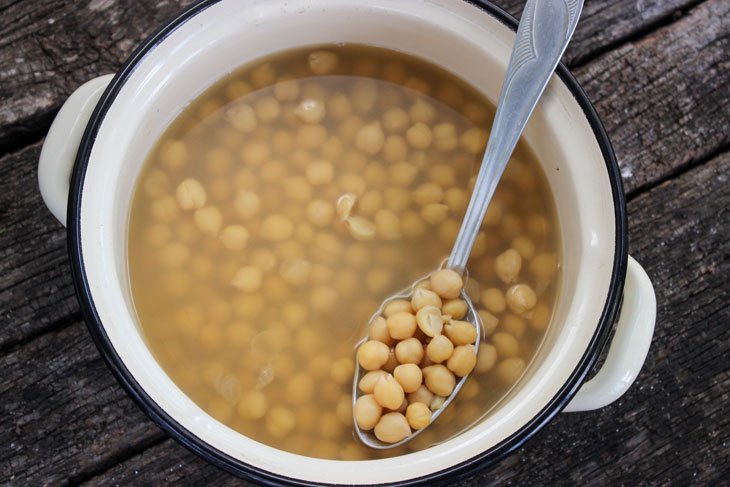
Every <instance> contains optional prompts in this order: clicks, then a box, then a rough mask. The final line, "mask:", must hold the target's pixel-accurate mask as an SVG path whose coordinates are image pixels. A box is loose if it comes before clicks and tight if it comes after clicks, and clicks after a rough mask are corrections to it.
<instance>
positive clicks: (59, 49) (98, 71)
mask: <svg viewBox="0 0 730 487" xmlns="http://www.w3.org/2000/svg"><path fill="white" fill-rule="evenodd" d="M190 3H192V0H158V1H155V2H147V1H144V0H90V1H85V2H78V1H73V0H49V1H43V2H28V1H23V2H18V1H12V0H5V1H3V2H2V4H0V18H2V21H0V149H2V148H3V147H10V148H18V147H19V145H18V144H22V143H23V142H24V141H27V140H29V139H32V138H33V137H36V138H38V137H40V136H41V135H43V133H44V131H45V130H47V128H48V124H50V121H51V118H52V114H53V113H54V112H55V111H56V110H57V109H58V107H60V105H61V103H63V101H64V100H65V99H66V98H67V97H68V95H69V94H70V93H71V92H72V91H73V90H74V89H76V88H77V87H78V86H79V85H81V84H82V83H84V82H85V81H88V80H90V79H92V78H94V77H96V76H100V75H102V74H106V73H111V72H114V71H116V70H117V69H118V68H119V66H121V64H122V62H123V61H124V60H125V59H126V58H127V57H128V56H129V55H130V54H131V53H132V51H133V49H134V48H135V47H136V46H137V45H138V44H139V42H140V41H141V40H142V39H144V38H145V37H146V36H147V35H149V34H151V33H152V32H153V31H154V30H155V29H156V28H157V27H159V26H160V25H161V24H162V23H163V22H164V21H165V20H166V19H167V18H169V17H170V16H172V15H173V14H174V13H175V12H177V11H178V10H180V9H181V8H182V7H184V6H186V5H188V4H190ZM2 152H5V151H2V150H0V154H1V153H2Z"/></svg>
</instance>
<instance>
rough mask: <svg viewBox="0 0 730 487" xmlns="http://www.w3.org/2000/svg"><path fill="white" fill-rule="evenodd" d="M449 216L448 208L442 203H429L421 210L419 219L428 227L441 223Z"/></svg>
mask: <svg viewBox="0 0 730 487" xmlns="http://www.w3.org/2000/svg"><path fill="white" fill-rule="evenodd" d="M448 214H449V207H448V206H446V205H444V204H442V203H431V204H428V205H426V206H424V207H423V208H422V209H421V218H423V221H425V222H426V223H428V224H430V225H435V224H437V223H441V222H442V221H444V220H445V219H446V217H447V216H448Z"/></svg>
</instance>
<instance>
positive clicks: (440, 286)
mask: <svg viewBox="0 0 730 487" xmlns="http://www.w3.org/2000/svg"><path fill="white" fill-rule="evenodd" d="M430 281H431V289H432V290H433V291H434V292H435V293H436V294H438V295H439V296H440V297H441V298H444V299H454V298H458V297H459V295H460V294H461V289H462V288H463V287H464V281H463V280H462V279H461V276H460V275H459V274H458V273H457V272H455V271H453V270H451V269H441V270H438V271H436V272H434V273H432V274H431V277H430Z"/></svg>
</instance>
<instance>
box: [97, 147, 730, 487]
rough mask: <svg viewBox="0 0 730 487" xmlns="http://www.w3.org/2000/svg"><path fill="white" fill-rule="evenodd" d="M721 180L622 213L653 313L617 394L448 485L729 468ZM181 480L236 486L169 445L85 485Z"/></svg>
mask: <svg viewBox="0 0 730 487" xmlns="http://www.w3.org/2000/svg"><path fill="white" fill-rule="evenodd" d="M729 173H730V153H725V154H723V155H722V156H720V157H718V158H715V159H714V160H712V161H710V162H708V163H707V164H705V165H703V166H702V167H700V168H697V169H694V170H692V171H689V172H688V173H686V174H684V175H682V176H681V177H680V178H677V179H674V180H672V181H671V182H668V183H665V184H663V185H661V186H659V187H657V188H654V189H653V190H651V191H650V192H648V193H646V194H644V195H642V196H640V197H638V198H636V199H635V200H634V201H632V202H631V204H630V205H629V211H630V219H631V232H632V233H631V237H632V238H631V247H632V250H631V252H632V255H633V256H634V257H635V258H636V259H637V260H638V261H639V262H640V263H641V264H642V265H643V266H644V267H645V269H646V270H647V272H648V273H649V275H650V276H651V279H652V280H653V283H654V287H655V290H656V294H657V302H658V314H657V324H656V331H655V337H654V341H653V344H652V347H651V349H650V351H649V356H648V357H647V360H646V364H645V365H644V369H643V370H642V372H641V374H640V376H639V378H638V379H637V381H636V383H635V384H634V385H633V386H632V388H631V389H630V390H629V391H628V393H627V394H626V395H625V396H624V397H622V398H621V399H619V400H618V401H617V402H615V403H614V404H612V405H610V406H608V407H606V408H603V409H600V410H597V411H590V412H584V413H572V414H570V413H566V414H560V415H558V416H557V417H556V418H555V419H554V420H553V421H552V422H551V423H550V424H549V425H548V426H547V427H546V428H544V429H543V430H542V431H541V432H540V433H538V435H536V436H535V437H534V438H533V439H531V440H530V441H529V442H527V443H526V444H525V446H523V447H522V448H520V449H519V450H518V451H517V452H516V453H514V454H512V455H510V456H509V457H507V458H505V459H504V460H502V461H501V462H499V463H498V464H496V465H495V466H494V467H493V468H490V469H487V470H485V471H484V472H480V473H478V474H476V475H473V476H471V477H469V478H467V479H465V480H463V481H461V482H460V483H458V486H459V487H469V486H474V485H503V484H518V485H550V486H552V485H576V484H580V485H609V484H616V485H667V484H673V485H690V484H697V485H719V484H718V482H720V481H721V480H722V479H723V478H724V475H725V474H726V473H727V471H728V469H730V453H729V452H728V449H727V447H726V445H727V442H728V441H730V404H729V403H728V399H730V398H729V397H728V396H730V393H729V392H728V391H730V371H728V367H727V360H726V358H727V356H728V354H730V329H728V327H727V323H728V322H730V303H728V302H727V299H726V295H727V290H728V289H729V288H730V286H729V285H728V284H729V282H728V276H729V275H730V255H728V248H727V244H726V242H727V241H728V239H730V192H729V191H728V190H727V181H728V174H729ZM675 262H677V263H680V265H670V264H671V263H675ZM723 445H725V446H723ZM183 480H184V483H185V484H186V485H201V484H205V483H208V484H213V485H220V486H233V485H243V484H242V483H240V482H239V481H238V480H237V479H236V478H234V477H232V476H230V475H228V474H226V473H224V472H221V471H219V470H217V469H216V468H215V467H212V466H210V465H208V464H207V463H205V462H204V461H203V460H201V459H199V458H196V457H195V456H194V455H193V454H192V453H190V452H188V451H187V450H185V449H184V448H183V447H181V446H180V445H178V444H177V443H175V442H174V441H172V440H167V441H165V442H163V443H161V444H159V445H156V446H154V447H152V448H150V449H148V450H145V451H144V452H142V453H140V454H139V455H135V456H134V457H133V458H130V459H129V460H128V461H126V462H124V463H122V464H120V465H117V466H115V467H113V468H111V469H110V470H109V471H107V472H105V473H104V474H102V475H100V476H98V477H94V478H93V479H90V480H89V482H88V484H87V485H89V486H91V485H95V486H106V485H145V486H146V485H150V486H153V485H160V484H162V483H177V482H181V483H182V482H183Z"/></svg>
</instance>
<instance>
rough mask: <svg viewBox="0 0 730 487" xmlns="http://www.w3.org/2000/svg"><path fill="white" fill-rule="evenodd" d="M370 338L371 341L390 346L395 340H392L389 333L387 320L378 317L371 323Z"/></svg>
mask: <svg viewBox="0 0 730 487" xmlns="http://www.w3.org/2000/svg"><path fill="white" fill-rule="evenodd" d="M368 338H369V339H370V340H377V341H379V342H383V343H385V344H386V345H388V346H390V345H392V344H393V338H391V336H390V333H389V332H388V325H387V323H386V321H385V318H383V317H382V316H378V317H376V318H375V319H374V320H373V321H372V322H371V323H370V328H369V329H368Z"/></svg>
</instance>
